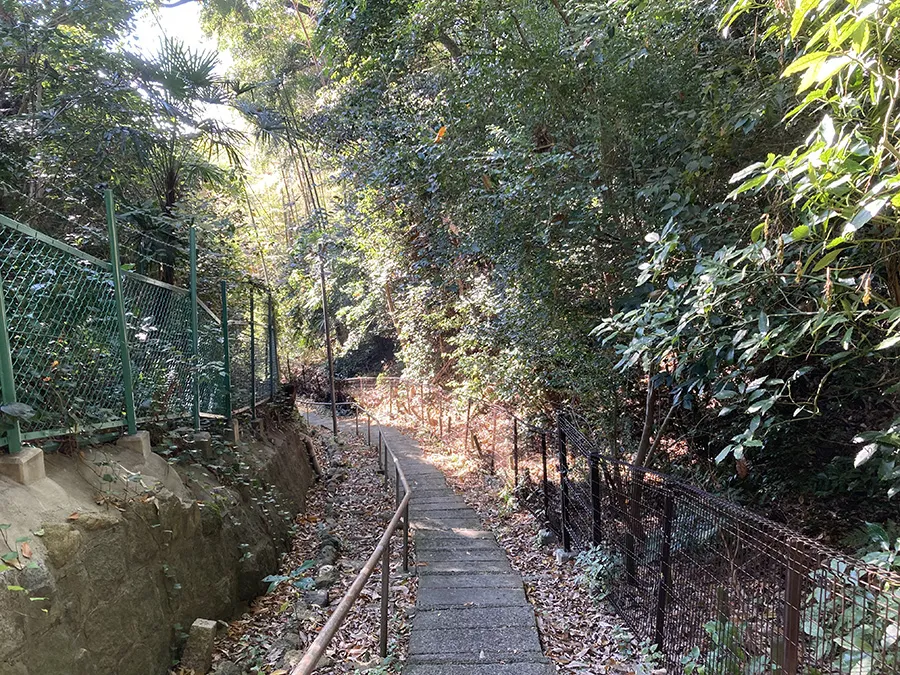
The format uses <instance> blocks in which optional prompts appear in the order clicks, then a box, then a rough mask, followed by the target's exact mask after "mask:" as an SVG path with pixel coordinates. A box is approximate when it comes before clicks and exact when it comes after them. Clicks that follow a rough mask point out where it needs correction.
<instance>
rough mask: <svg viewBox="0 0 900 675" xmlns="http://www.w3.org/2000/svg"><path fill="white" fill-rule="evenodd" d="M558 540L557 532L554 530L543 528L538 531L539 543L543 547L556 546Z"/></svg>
mask: <svg viewBox="0 0 900 675" xmlns="http://www.w3.org/2000/svg"><path fill="white" fill-rule="evenodd" d="M557 541H558V540H557V538H556V532H554V531H553V530H541V531H540V532H538V543H539V544H540V546H541V547H547V546H555V545H556V543H557Z"/></svg>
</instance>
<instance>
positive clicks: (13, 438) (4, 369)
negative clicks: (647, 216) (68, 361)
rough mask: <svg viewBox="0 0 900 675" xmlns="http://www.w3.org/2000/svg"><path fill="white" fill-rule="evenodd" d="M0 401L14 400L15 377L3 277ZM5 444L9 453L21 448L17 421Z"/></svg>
mask: <svg viewBox="0 0 900 675" xmlns="http://www.w3.org/2000/svg"><path fill="white" fill-rule="evenodd" d="M0 393H2V396H0V403H3V405H9V404H10V403H15V402H16V379H15V376H14V374H13V364H12V352H11V350H10V348H9V332H8V330H7V328H6V305H5V304H4V303H3V279H0ZM6 446H7V447H8V448H9V451H10V452H11V453H13V452H20V451H21V450H22V434H21V432H20V431H19V422H18V421H17V420H16V419H15V418H14V419H13V425H12V427H11V428H10V429H7V430H6Z"/></svg>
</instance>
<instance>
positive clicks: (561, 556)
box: [553, 548, 575, 565]
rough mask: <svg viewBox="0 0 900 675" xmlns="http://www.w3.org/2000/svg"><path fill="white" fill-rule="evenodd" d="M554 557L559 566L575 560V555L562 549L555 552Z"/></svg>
mask: <svg viewBox="0 0 900 675" xmlns="http://www.w3.org/2000/svg"><path fill="white" fill-rule="evenodd" d="M553 557H554V558H556V564H557V565H562V564H563V563H566V562H571V561H572V560H575V554H574V553H570V552H569V551H566V550H564V549H561V548H558V549H556V550H555V551H553Z"/></svg>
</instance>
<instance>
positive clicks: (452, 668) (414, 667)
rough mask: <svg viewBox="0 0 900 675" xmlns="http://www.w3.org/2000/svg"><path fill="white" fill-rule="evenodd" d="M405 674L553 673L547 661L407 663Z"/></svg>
mask: <svg viewBox="0 0 900 675" xmlns="http://www.w3.org/2000/svg"><path fill="white" fill-rule="evenodd" d="M403 673H404V675H553V674H554V673H556V668H555V667H554V666H552V665H550V664H545V663H515V664H512V663H484V664H480V663H466V664H461V663H418V662H415V661H412V662H411V663H407V665H406V667H405V668H404V669H403Z"/></svg>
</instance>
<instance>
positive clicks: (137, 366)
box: [0, 216, 277, 449]
mask: <svg viewBox="0 0 900 675" xmlns="http://www.w3.org/2000/svg"><path fill="white" fill-rule="evenodd" d="M0 282H2V285H0V294H2V298H3V300H4V301H5V302H4V304H5V319H6V332H7V334H8V340H7V341H5V344H0V371H2V374H3V375H4V376H5V379H4V380H3V381H2V382H3V383H4V385H3V399H2V402H3V404H4V405H3V406H2V408H0V410H2V412H0V447H3V446H7V445H8V446H9V447H10V449H15V447H16V446H17V445H18V442H19V440H21V441H28V440H34V439H40V438H48V437H53V436H61V435H64V434H70V433H76V432H87V431H95V430H99V429H107V428H115V427H119V426H125V425H126V404H125V401H126V394H127V393H128V392H127V391H126V385H125V382H126V378H125V376H124V373H123V361H122V350H121V345H120V340H119V325H118V318H117V304H116V294H115V288H114V275H113V265H112V264H111V263H109V262H106V261H103V260H99V259H97V258H94V257H92V256H90V255H87V254H85V253H83V252H81V251H79V250H77V249H75V248H72V247H70V246H68V245H66V244H64V243H62V242H59V241H57V240H55V239H52V238H51V237H48V236H46V235H43V234H41V233H39V232H36V231H34V230H32V229H31V228H29V227H27V226H25V225H22V224H20V223H17V222H15V221H12V220H10V219H8V218H5V217H3V216H0ZM240 290H241V289H240V288H239V289H237V291H236V292H235V291H232V292H231V294H230V295H231V297H239V296H240ZM257 296H261V298H259V299H257V304H261V306H262V307H261V309H262V310H263V313H262V317H261V320H262V321H261V323H262V325H261V326H257V328H256V331H255V332H257V333H258V335H256V341H257V343H258V344H260V346H261V347H262V351H261V352H260V353H259V354H258V355H257V356H256V361H257V364H258V366H257V368H256V369H255V370H256V371H257V372H258V373H259V372H262V373H264V375H263V376H262V377H261V378H258V379H261V380H262V381H261V383H260V384H259V385H258V386H257V390H258V395H257V398H258V399H263V398H265V397H267V396H268V394H269V382H268V380H265V379H264V378H268V377H269V374H270V373H269V370H267V366H268V364H269V362H270V357H269V352H270V350H269V349H268V345H269V344H271V343H272V342H273V341H274V337H273V336H274V329H273V328H271V327H270V326H269V325H268V322H267V320H266V319H267V311H268V307H267V302H266V300H265V299H264V298H265V297H266V296H265V294H261V293H259V292H257ZM122 300H123V306H124V314H125V334H126V337H127V344H128V349H129V357H130V359H129V360H130V363H131V370H132V381H133V398H134V403H135V412H136V417H137V422H142V421H148V420H151V419H164V418H169V419H172V418H180V417H190V416H191V415H192V413H193V401H194V396H193V388H194V386H195V384H196V386H197V388H198V391H199V411H198V412H200V413H204V414H207V415H215V416H225V417H227V416H229V415H230V414H231V411H230V410H229V409H228V407H229V406H228V403H229V402H228V397H227V389H226V382H227V381H228V378H227V375H228V367H229V364H227V363H226V362H225V353H224V340H225V336H224V334H223V330H222V326H221V321H220V319H219V317H217V316H216V315H215V314H214V313H213V312H212V311H211V310H210V309H209V308H208V307H207V306H206V305H205V304H204V303H202V302H199V301H198V317H199V320H198V325H197V337H198V345H199V349H198V354H197V356H196V357H195V356H194V355H193V347H192V344H193V340H192V333H191V310H192V301H191V293H190V291H188V290H186V289H182V288H178V287H175V286H171V285H169V284H165V283H162V282H159V281H155V280H153V279H149V278H147V277H144V276H141V275H139V274H135V273H133V272H124V273H123V274H122ZM260 300H261V301H260ZM238 306H239V307H240V303H238ZM235 318H236V320H231V321H229V327H230V328H231V329H232V332H231V335H230V340H229V344H230V345H232V351H233V352H234V351H237V356H238V359H237V360H236V364H237V365H238V366H239V372H238V377H237V378H236V379H235V380H234V381H235V383H236V386H233V387H232V398H233V399H234V401H235V402H234V405H235V407H239V406H241V405H245V403H243V402H244V401H246V400H247V399H246V398H244V397H243V393H242V392H243V388H244V387H245V384H244V383H245V382H249V380H250V379H252V378H251V376H250V372H252V371H253V370H254V368H253V367H252V364H249V363H247V364H246V366H245V365H244V364H245V361H249V358H247V359H245V358H244V352H246V351H248V350H247V349H245V346H246V345H248V344H249V339H250V338H249V330H248V329H249V321H248V320H245V319H243V318H242V315H241V313H240V312H239V313H238V314H237V315H236V317H235ZM254 318H255V319H256V321H257V322H259V321H260V317H254ZM0 320H2V316H0ZM4 355H5V358H3V357H4ZM247 356H248V357H249V354H247ZM4 364H5V365H4ZM10 366H11V367H10ZM243 370H247V371H248V373H247V375H246V376H244V375H243ZM10 371H11V372H10ZM275 372H277V371H275ZM10 376H11V377H10ZM272 381H273V382H274V378H273V379H272ZM12 389H14V391H11V390H12ZM14 402H15V403H17V405H10V404H12V403H14ZM21 404H24V405H21ZM26 406H27V407H26ZM16 426H18V429H19V430H18V431H17V430H16V429H15V427H16ZM11 438H12V439H13V442H10V439H11Z"/></svg>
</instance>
